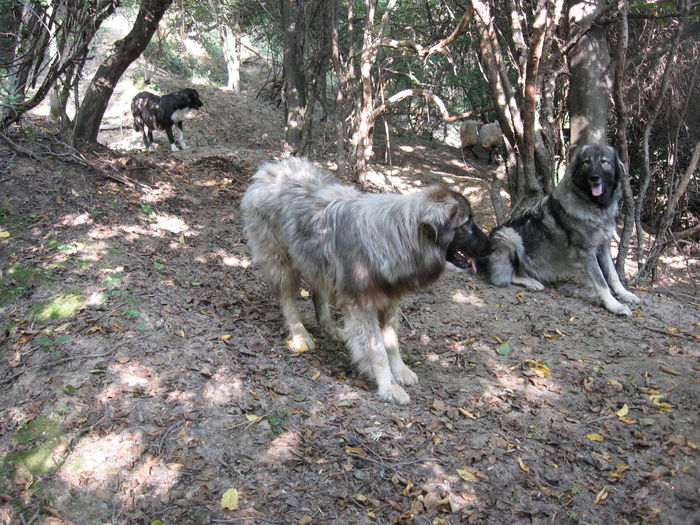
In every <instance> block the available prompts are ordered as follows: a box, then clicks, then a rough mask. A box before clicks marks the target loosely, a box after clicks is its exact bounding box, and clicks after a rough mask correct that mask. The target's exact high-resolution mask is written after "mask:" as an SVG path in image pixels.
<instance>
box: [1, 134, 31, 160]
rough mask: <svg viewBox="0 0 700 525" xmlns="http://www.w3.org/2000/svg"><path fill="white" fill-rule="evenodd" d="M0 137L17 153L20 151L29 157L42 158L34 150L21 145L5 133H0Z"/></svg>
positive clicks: (20, 153)
mask: <svg viewBox="0 0 700 525" xmlns="http://www.w3.org/2000/svg"><path fill="white" fill-rule="evenodd" d="M0 139H2V140H3V142H5V144H7V145H8V146H9V148H10V149H11V150H12V151H14V152H15V153H18V154H19V155H24V156H25V157H29V158H31V159H34V160H38V159H40V157H39V155H37V154H36V153H34V152H33V151H32V150H30V149H28V148H25V147H24V146H20V145H19V144H17V143H16V142H15V141H14V140H12V139H11V138H10V137H8V136H7V135H5V134H4V133H0Z"/></svg>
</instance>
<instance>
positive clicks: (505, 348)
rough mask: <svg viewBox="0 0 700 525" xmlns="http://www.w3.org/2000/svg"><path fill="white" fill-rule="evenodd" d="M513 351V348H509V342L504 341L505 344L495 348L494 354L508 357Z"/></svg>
mask: <svg viewBox="0 0 700 525" xmlns="http://www.w3.org/2000/svg"><path fill="white" fill-rule="evenodd" d="M512 351H513V348H512V347H511V346H510V341H506V342H505V343H501V344H500V345H498V346H497V347H496V353H497V354H498V355H508V354H510V353H511V352H512Z"/></svg>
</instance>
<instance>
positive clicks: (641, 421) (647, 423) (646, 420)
mask: <svg viewBox="0 0 700 525" xmlns="http://www.w3.org/2000/svg"><path fill="white" fill-rule="evenodd" d="M639 424H640V425H642V426H643V427H648V426H651V425H653V424H654V419H653V418H650V417H640V418H639Z"/></svg>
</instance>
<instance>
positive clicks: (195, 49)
mask: <svg viewBox="0 0 700 525" xmlns="http://www.w3.org/2000/svg"><path fill="white" fill-rule="evenodd" d="M182 44H183V45H184V46H185V50H186V51H187V53H189V54H190V55H192V56H194V57H197V58H206V57H208V53H207V50H206V49H204V46H203V45H202V44H200V43H199V42H196V41H194V40H192V39H191V38H185V39H184V40H183V41H182Z"/></svg>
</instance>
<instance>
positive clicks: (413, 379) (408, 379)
mask: <svg viewBox="0 0 700 525" xmlns="http://www.w3.org/2000/svg"><path fill="white" fill-rule="evenodd" d="M392 375H393V376H394V379H395V380H396V382H397V383H398V384H400V385H415V384H416V383H418V376H417V375H416V373H415V372H414V371H413V370H411V369H410V368H408V367H407V366H406V365H403V366H402V367H401V368H400V369H399V370H397V371H396V372H394V371H392Z"/></svg>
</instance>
